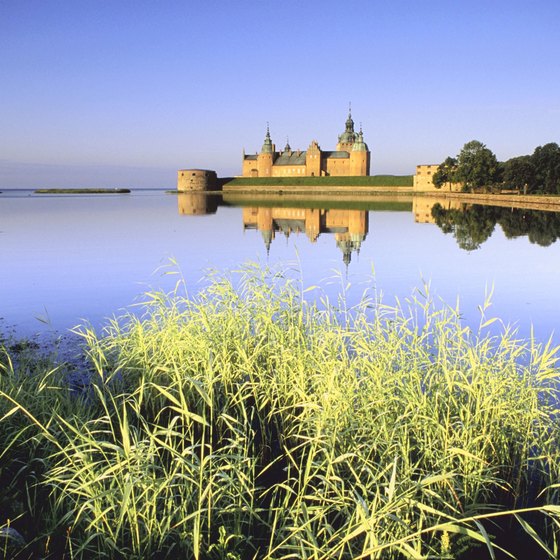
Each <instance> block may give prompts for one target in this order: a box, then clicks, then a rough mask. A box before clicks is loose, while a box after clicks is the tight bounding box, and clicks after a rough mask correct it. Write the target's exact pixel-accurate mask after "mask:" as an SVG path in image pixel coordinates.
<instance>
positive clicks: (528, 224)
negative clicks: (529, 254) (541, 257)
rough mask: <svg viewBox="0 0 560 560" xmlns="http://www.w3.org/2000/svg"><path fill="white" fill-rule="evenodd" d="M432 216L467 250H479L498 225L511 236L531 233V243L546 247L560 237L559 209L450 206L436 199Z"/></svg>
mask: <svg viewBox="0 0 560 560" xmlns="http://www.w3.org/2000/svg"><path fill="white" fill-rule="evenodd" d="M423 215H425V213H423ZM431 217H432V220H433V222H434V223H435V224H437V226H438V227H439V228H440V229H441V231H443V233H446V234H448V233H451V234H452V235H453V237H454V238H455V239H456V241H457V244H458V245H459V247H461V249H464V250H466V251H473V250H475V249H478V248H479V247H480V246H481V245H482V244H483V243H484V242H485V241H486V240H487V239H488V238H489V237H490V236H491V235H492V233H493V232H494V229H495V227H496V225H497V224H499V225H500V226H501V228H502V231H503V232H504V235H505V236H506V237H507V238H508V239H513V238H515V237H520V236H527V238H528V239H529V241H530V242H531V243H536V244H537V245H541V246H543V247H548V246H549V245H552V243H554V242H555V241H557V239H558V238H559V237H560V214H559V213H558V212H550V211H549V212H544V211H539V210H527V209H524V208H502V207H498V206H483V205H481V204H455V205H453V206H450V205H449V203H446V206H445V207H444V206H443V205H442V204H441V202H436V203H435V204H433V206H432V209H431ZM426 221H428V220H426Z"/></svg>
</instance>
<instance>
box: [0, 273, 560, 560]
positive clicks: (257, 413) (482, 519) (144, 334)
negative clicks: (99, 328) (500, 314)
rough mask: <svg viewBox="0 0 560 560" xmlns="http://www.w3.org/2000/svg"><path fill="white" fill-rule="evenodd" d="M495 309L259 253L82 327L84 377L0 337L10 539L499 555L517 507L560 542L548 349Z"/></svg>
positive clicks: (538, 533)
mask: <svg viewBox="0 0 560 560" xmlns="http://www.w3.org/2000/svg"><path fill="white" fill-rule="evenodd" d="M491 322H492V320H489V321H487V320H486V319H483V320H482V321H481V327H480V329H479V330H478V331H476V332H473V331H472V330H471V329H469V328H466V327H465V326H464V325H463V324H462V322H461V318H460V313H459V311H458V309H456V308H451V307H448V306H445V305H436V304H435V303H434V301H433V299H432V297H431V295H430V293H429V291H427V290H423V291H420V292H418V293H416V295H415V296H414V297H412V298H411V299H410V300H409V301H406V302H404V303H403V304H399V303H397V304H396V305H394V306H387V305H384V304H382V303H381V302H379V301H378V300H377V299H376V298H370V297H367V296H364V298H362V300H361V301H360V303H359V304H357V305H355V306H353V307H349V306H348V304H347V301H345V300H339V301H336V302H334V303H330V302H329V301H328V300H326V298H321V297H315V298H312V297H307V294H306V293H305V290H304V289H303V288H302V286H301V284H300V282H298V281H294V280H290V279H289V278H287V277H286V274H285V273H284V272H274V271H270V270H264V271H263V270H261V269H260V268H258V267H256V266H253V265H248V266H247V267H245V268H244V269H243V270H242V271H240V272H239V273H236V274H234V275H232V276H227V275H225V276H221V277H215V278H213V279H212V281H211V282H210V284H209V286H208V287H207V288H206V289H205V290H203V291H202V292H201V293H200V294H198V295H197V296H195V297H188V296H186V295H180V294H179V292H178V291H176V292H174V293H173V294H169V295H166V294H162V293H150V294H147V301H146V305H145V311H144V313H143V314H142V315H132V314H131V315H127V316H125V317H119V318H118V319H115V320H113V321H112V322H110V323H109V324H108V326H107V327H106V328H105V330H104V331H103V332H101V333H96V332H95V331H94V330H93V329H92V328H89V327H82V328H80V329H79V330H78V332H79V333H80V335H81V337H82V338H83V341H84V351H85V352H86V354H87V356H88V363H89V367H90V378H91V382H90V384H89V385H88V386H87V387H83V388H82V389H81V390H80V391H78V392H76V391H75V390H73V391H71V390H69V389H68V385H69V379H70V378H71V375H72V371H70V369H68V368H67V367H66V366H64V364H62V365H58V366H53V365H52V364H50V363H48V362H46V363H42V362H39V363H37V362H36V361H34V360H33V359H31V360H29V359H28V357H25V356H24V357H18V360H17V363H16V362H15V360H14V359H13V358H12V357H11V356H10V355H9V353H8V352H6V351H4V353H3V354H2V356H1V357H0V364H1V365H0V367H1V374H0V396H1V399H0V435H1V437H2V438H3V441H4V442H7V444H5V445H4V448H3V451H2V454H1V456H0V469H2V470H1V474H2V480H3V482H4V484H3V486H2V489H1V490H0V496H2V500H3V502H0V503H2V504H4V505H3V509H2V513H3V518H2V519H0V526H1V527H2V529H0V550H3V551H4V557H12V556H15V555H17V554H19V555H20V557H21V558H31V557H41V558H49V557H50V558H92V557H95V558H138V559H140V558H178V557H179V558H196V559H228V560H234V559H246V558H259V559H261V558H262V559H288V558H309V559H311V558H313V559H327V558H328V559H330V558H340V559H346V558H348V559H350V558H352V559H354V558H368V559H386V558H389V559H390V558H395V559H397V558H417V559H420V558H422V559H424V558H441V559H443V558H459V557H466V558H468V557H469V554H470V553H471V552H472V550H473V547H478V549H477V550H478V553H482V552H484V551H485V552H484V554H485V556H480V557H487V558H493V557H495V555H496V554H499V553H500V549H501V548H503V546H504V545H503V544H502V541H500V540H499V533H500V531H503V530H504V527H505V528H506V530H507V531H508V533H507V534H508V538H510V536H511V535H513V534H517V533H518V532H519V531H522V532H523V534H525V535H528V536H529V537H530V539H529V540H530V541H531V542H532V543H536V544H535V546H536V547H537V548H538V550H540V551H541V552H542V553H543V554H545V555H546V556H547V557H551V558H554V557H557V556H558V528H559V520H560V507H559V505H558V487H559V484H558V480H559V477H558V474H559V472H558V471H559V465H560V460H559V453H558V452H559V442H560V438H559V436H560V434H559V426H558V418H559V417H558V412H559V409H558V369H557V367H556V349H554V348H551V346H550V345H544V346H539V345H537V344H536V343H535V342H534V341H528V342H521V341H518V340H516V338H515V333H514V332H512V331H510V330H509V329H507V328H503V329H501V331H500V332H499V334H497V335H492V334H490V332H489V327H490V326H491V325H490V323H491ZM493 326H495V325H493ZM506 520H508V523H509V522H510V521H512V522H513V525H512V526H511V527H508V526H507V523H506ZM511 542H513V541H512V540H511V538H510V544H511ZM511 552H516V551H515V550H511ZM517 552H519V550H518V551H517ZM10 555H12V556H10ZM33 555H35V556H33ZM461 555H462V556H461ZM520 557H522V556H520ZM536 557H538V556H535V555H534V554H533V556H532V558H536Z"/></svg>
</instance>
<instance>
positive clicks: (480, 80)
mask: <svg viewBox="0 0 560 560" xmlns="http://www.w3.org/2000/svg"><path fill="white" fill-rule="evenodd" d="M559 22H560V2H559V1H558V0H533V1H528V0H527V1H524V2H520V1H515V0H510V1H507V2H506V1H502V0H495V1H492V0H484V1H481V0H469V1H462V0H456V1H451V0H449V1H429V0H425V1H423V2H420V1H417V0H416V1H414V0H409V1H406V0H392V1H387V0H383V1H378V0H371V1H367V0H362V1H359V2H358V1H354V0H345V1H344V2H342V1H340V0H338V1H330V0H323V1H316V0H306V1H303V0H300V1H291V0H284V1H282V0H276V1H274V2H269V1H265V0H261V1H253V0H237V1H233V0H224V1H221V2H219V1H214V0H206V1H202V0H201V1H192V0H189V1H181V2H180V1H173V0H159V1H155V0H153V1H145V0H134V1H124V0H123V1H121V0H114V1H111V2H110V1H103V0H96V1H93V0H91V1H82V0H66V1H62V0H60V1H56V0H0V188H10V187H12V188H18V187H40V186H49V187H56V186H60V187H65V186H77V187H80V186H108V187H118V186H127V187H167V188H170V187H174V185H175V183H176V170H177V169H179V168H184V167H203V168H210V169H215V170H217V171H218V174H219V175H223V176H230V175H235V174H238V173H240V171H241V152H242V149H243V148H245V149H246V150H247V151H248V152H252V151H255V150H256V149H259V148H260V146H261V144H262V141H263V138H264V133H265V130H266V123H267V122H269V123H270V131H271V135H272V139H273V141H274V142H275V143H276V144H277V147H283V146H284V144H285V142H286V138H287V137H289V140H290V144H291V146H292V148H300V149H306V148H307V146H308V145H309V142H310V141H311V140H312V139H316V140H318V141H319V144H320V146H321V147H322V148H323V149H326V150H329V149H334V146H335V144H336V139H337V135H338V134H339V133H340V132H342V130H343V128H344V121H345V119H346V115H347V111H348V102H349V101H351V102H352V114H353V117H354V120H355V121H356V124H357V125H359V123H360V122H361V123H362V126H363V130H364V136H365V140H366V142H367V143H368V145H369V147H370V150H371V152H372V170H371V171H372V173H373V174H379V173H393V174H411V173H413V172H414V167H415V165H416V164H418V163H438V162H441V161H442V160H443V159H444V158H445V157H446V156H447V155H455V154H456V153H457V152H458V151H459V150H460V149H461V147H462V145H463V144H464V143H465V142H467V141H469V140H473V139H477V140H480V141H482V142H484V143H485V144H486V145H487V146H488V147H489V148H490V149H491V150H493V151H494V152H495V154H496V155H497V157H498V159H500V160H506V159H508V158H510V157H513V156H516V155H521V154H526V153H532V151H533V150H534V148H535V147H536V146H538V145H542V144H545V143H547V142H558V143H560V72H559V70H558V66H559V61H560V32H559Z"/></svg>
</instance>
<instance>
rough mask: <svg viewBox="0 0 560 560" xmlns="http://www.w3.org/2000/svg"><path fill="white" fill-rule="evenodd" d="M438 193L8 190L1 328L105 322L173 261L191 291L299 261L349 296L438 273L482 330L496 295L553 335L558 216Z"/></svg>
mask: <svg viewBox="0 0 560 560" xmlns="http://www.w3.org/2000/svg"><path fill="white" fill-rule="evenodd" d="M435 202H436V201H435V200H434V199H416V200H414V201H413V200H412V198H403V197H400V198H398V199H393V200H389V199H385V198H379V197H378V198H375V199H370V200H365V199H360V201H359V202H354V203H349V202H345V201H341V200H330V201H315V202H312V203H310V204H309V203H308V204H305V203H304V202H303V201H301V200H291V199H288V198H287V197H286V196H284V197H279V198H276V199H274V200H271V199H269V200H266V199H259V200H254V199H253V200H240V199H239V197H238V198H237V199H232V198H231V197H230V198H227V197H226V198H225V200H223V201H222V200H221V199H220V198H218V197H210V198H204V197H201V196H198V197H197V196H194V197H192V196H190V197H189V196H188V195H180V196H179V197H178V196H177V195H172V194H166V193H165V192H163V191H156V190H152V191H150V190H137V191H133V192H132V193H131V194H128V195H67V196H64V195H35V194H32V192H31V191H4V192H3V193H2V194H0V286H1V290H0V317H2V323H1V325H3V328H4V329H6V328H9V327H11V326H13V327H14V328H15V331H16V333H17V334H20V335H25V336H28V335H31V334H33V333H36V332H49V331H57V332H64V331H65V330H67V329H69V328H71V327H73V326H75V325H77V324H79V323H80V322H82V320H83V319H87V320H89V321H91V322H92V323H93V324H94V325H96V326H100V325H101V324H102V323H103V321H104V318H105V317H108V316H111V315H113V314H115V313H117V314H118V313H119V312H120V311H119V310H122V309H123V308H125V307H127V306H129V305H131V304H133V303H135V302H138V301H139V300H141V296H142V294H143V293H144V292H145V291H148V290H152V289H163V290H171V289H172V288H173V286H174V284H175V282H176V281H177V279H178V277H177V276H173V275H166V274H164V272H165V271H166V270H170V268H169V264H170V259H174V260H176V261H177V262H178V264H179V266H180V268H181V272H182V274H183V276H184V278H185V280H186V284H187V287H188V290H189V291H190V292H191V293H194V292H196V291H197V290H198V289H199V287H200V286H201V278H203V277H204V275H205V271H206V270H208V269H217V270H230V269H235V268H238V267H239V265H241V264H243V263H245V262H247V261H252V262H258V263H261V264H262V265H266V264H270V265H273V266H276V265H279V266H287V267H292V268H293V267H296V268H298V269H299V270H300V271H301V275H302V278H303V283H304V284H305V285H306V286H311V285H315V284H320V285H321V287H322V288H323V290H324V291H325V293H327V294H328V295H329V297H330V298H331V299H333V298H335V297H336V294H337V293H338V292H339V291H340V289H341V287H342V286H343V285H345V284H347V283H349V284H350V289H349V298H350V300H351V301H357V300H358V299H359V297H360V296H361V294H362V293H363V291H364V290H365V289H366V288H373V287H374V288H375V289H376V291H377V293H378V294H381V295H382V299H383V301H384V302H385V303H393V302H394V300H395V298H396V297H398V298H400V299H404V298H406V297H408V296H410V295H411V294H412V293H413V291H414V290H415V288H419V287H422V285H423V282H424V281H428V282H430V284H431V292H432V294H433V295H434V296H435V297H436V298H441V299H443V300H444V301H446V302H448V303H450V304H453V305H454V304H455V302H456V301H457V298H459V300H460V307H461V309H462V312H463V314H464V317H465V321H466V323H468V324H470V325H471V326H475V325H477V324H478V323H479V319H480V315H479V311H478V306H479V305H480V304H482V303H483V302H484V301H485V298H486V294H487V293H489V292H490V291H491V290H493V297H492V306H491V307H490V308H489V310H488V311H487V315H495V316H498V317H500V318H501V319H503V320H504V321H505V322H506V323H513V324H516V325H517V326H518V327H519V331H520V335H521V336H523V337H527V336H528V335H529V333H530V330H531V326H533V328H534V332H535V335H536V336H537V338H538V339H539V340H541V341H544V340H546V338H547V337H548V336H550V335H551V333H553V331H554V329H556V328H557V318H558V312H559V311H560V243H559V242H557V241H556V236H557V232H558V235H560V220H559V215H558V214H555V213H552V212H534V211H529V210H512V209H508V208H489V207H468V208H466V209H465V208H464V207H462V206H459V205H456V206H450V205H449V203H447V205H446V203H445V202H443V204H442V206H439V207H437V209H436V210H435V211H432V206H433V204H434V203H435ZM436 222H437V223H436ZM446 232H447V233H446ZM162 267H163V268H162ZM554 341H555V342H556V343H559V342H560V336H559V335H558V334H554Z"/></svg>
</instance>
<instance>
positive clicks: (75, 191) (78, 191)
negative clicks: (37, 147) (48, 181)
mask: <svg viewBox="0 0 560 560" xmlns="http://www.w3.org/2000/svg"><path fill="white" fill-rule="evenodd" d="M33 193H34V194H128V193H130V189H96V188H92V189H36V190H35V191H33Z"/></svg>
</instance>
